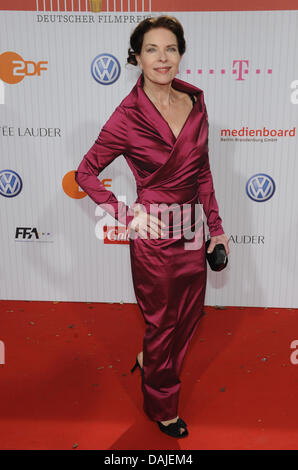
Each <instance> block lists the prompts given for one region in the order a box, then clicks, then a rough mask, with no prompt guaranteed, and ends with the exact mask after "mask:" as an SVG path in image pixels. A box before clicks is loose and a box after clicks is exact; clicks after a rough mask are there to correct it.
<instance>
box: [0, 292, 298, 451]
mask: <svg viewBox="0 0 298 470" xmlns="http://www.w3.org/2000/svg"><path fill="white" fill-rule="evenodd" d="M205 312H206V315H205V316H204V317H203V318H202V319H201V323H200V325H199V327H198V329H197V331H196V334H195V336H194V338H193V340H192V343H191V346H190V348H189V349H188V353H187V355H186V358H185V362H184V365H183V370H182V374H181V377H180V378H181V382H182V387H181V393H180V407H179V414H180V416H181V417H182V418H183V419H184V420H185V421H186V422H187V423H188V427H189V433H190V434H189V436H188V437H187V438H185V439H180V440H179V439H177V440H176V439H173V438H171V437H168V436H166V435H164V434H162V433H161V432H160V430H159V429H158V426H157V424H156V423H154V422H152V421H150V420H149V419H148V418H147V417H146V415H145V414H144V412H143V409H142V392H141V377H140V373H139V370H136V371H135V373H134V374H133V375H132V374H131V373H130V369H131V367H132V366H133V365H134V362H135V356H136V354H137V353H138V352H139V351H141V350H142V339H143V334H144V330H145V325H144V321H143V318H142V315H141V313H140V310H139V308H138V306H137V305H136V304H119V303H114V304H103V303H67V302H58V303H56V302H30V301H0V340H1V341H2V342H3V343H4V345H5V364H3V365H0V419H1V425H0V448H1V449H2V450H4V449H6V450H7V449H72V448H74V449H77V450H83V449H104V450H116V449H125V450H132V449H149V450H155V449H158V450H161V449H171V450H175V449H191V450H194V449H242V450H244V449H251V450H252V449H298V407H297V392H298V364H293V363H292V362H291V360H290V356H291V353H293V349H291V348H290V345H291V342H292V341H294V340H298V329H297V314H298V309H276V308H243V307H240V308H236V307H229V308H215V307H205Z"/></svg>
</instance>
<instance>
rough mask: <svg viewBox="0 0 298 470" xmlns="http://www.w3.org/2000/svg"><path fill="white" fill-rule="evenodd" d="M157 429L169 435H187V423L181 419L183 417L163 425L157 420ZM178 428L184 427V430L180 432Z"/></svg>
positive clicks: (178, 436) (177, 436)
mask: <svg viewBox="0 0 298 470" xmlns="http://www.w3.org/2000/svg"><path fill="white" fill-rule="evenodd" d="M157 424H158V426H159V429H160V430H161V431H162V432H164V433H165V434H167V435H168V436H171V437H176V438H178V439H179V438H180V437H186V436H188V430H187V424H186V423H185V422H184V421H183V419H181V418H178V419H177V421H176V423H171V424H168V425H167V426H165V425H164V424H162V423H161V422H160V421H157ZM180 428H184V432H182V433H180Z"/></svg>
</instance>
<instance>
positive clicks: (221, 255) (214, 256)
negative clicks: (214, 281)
mask: <svg viewBox="0 0 298 470" xmlns="http://www.w3.org/2000/svg"><path fill="white" fill-rule="evenodd" d="M210 242H211V240H210V239H209V240H207V241H206V258H207V261H208V263H209V266H210V268H211V269H212V271H221V270H222V269H224V268H225V267H226V265H227V264H228V256H227V254H226V250H225V247H224V245H223V244H222V243H218V244H217V245H215V247H214V249H213V251H212V253H207V250H208V247H209V245H210Z"/></svg>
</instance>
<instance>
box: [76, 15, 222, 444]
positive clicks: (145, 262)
mask: <svg viewBox="0 0 298 470" xmlns="http://www.w3.org/2000/svg"><path fill="white" fill-rule="evenodd" d="M130 46H131V47H130V49H129V56H128V60H127V62H128V63H131V64H133V65H138V66H139V67H140V69H141V75H140V76H139V78H138V80H137V82H136V84H135V86H134V87H133V89H132V90H131V92H130V93H129V94H128V95H127V96H126V97H125V98H124V99H123V100H122V102H121V103H120V104H119V106H117V108H116V109H115V110H114V112H113V113H112V115H111V117H110V118H109V119H108V121H107V122H106V123H105V125H104V126H103V127H102V129H101V132H100V134H99V136H98V138H97V140H96V141H95V143H94V145H93V146H92V147H91V148H90V150H89V151H88V152H87V154H86V155H85V156H84V158H83V160H82V162H81V163H80V165H79V167H78V170H77V171H76V181H77V183H78V184H79V186H80V187H81V188H82V189H83V190H84V191H85V192H86V193H87V194H88V195H89V196H90V197H91V199H92V200H93V201H94V202H95V203H96V204H100V205H101V207H103V208H105V209H106V210H107V212H108V213H110V214H111V215H113V216H114V217H115V219H116V220H118V221H119V222H121V223H123V224H126V225H127V226H128V229H129V233H130V235H131V237H130V245H129V246H130V259H131V269H132V279H133V285H134V291H135V295H136V299H137V302H138V305H139V307H140V309H141V312H142V314H143V317H144V320H145V323H146V331H145V335H144V339H143V351H142V352H140V353H139V354H138V355H137V359H136V365H135V367H134V368H133V369H132V371H133V370H134V369H135V368H136V367H137V366H138V367H139V368H140V371H141V377H142V391H143V395H144V402H143V403H144V404H143V406H144V411H145V412H146V414H147V416H148V417H149V418H150V419H151V420H153V421H157V423H158V426H159V428H160V430H161V431H163V432H165V433H167V434H169V435H171V436H173V437H185V436H187V435H188V430H187V424H186V423H185V421H183V419H182V418H181V417H180V416H179V415H178V399H179V392H180V386H181V382H180V380H179V375H180V371H181V367H182V363H183V359H184V356H185V353H186V351H187V348H188V345H189V343H190V341H191V338H192V336H193V334H194V332H195V330H196V327H197V325H198V322H199V320H200V318H201V316H202V313H203V305H204V298H205V290H206V276H207V264H206V254H205V228H204V225H203V226H202V229H201V233H202V237H201V243H200V244H196V243H194V244H193V245H191V243H190V242H189V240H190V239H189V237H188V236H186V235H185V233H186V232H185V233H184V232H183V231H182V234H181V230H180V231H179V230H178V229H177V227H178V228H179V229H180V228H181V223H180V221H181V219H179V222H177V219H176V218H175V215H173V212H171V211H168V212H167V209H165V207H166V206H167V207H172V205H174V206H175V207H176V208H177V207H178V209H179V208H181V211H182V212H184V208H185V207H187V208H188V210H189V214H188V220H189V221H190V222H189V227H191V228H193V227H194V226H197V225H196V224H195V223H194V218H193V217H196V215H195V216H194V214H196V212H195V207H198V205H199V204H202V205H203V209H204V212H205V215H206V220H207V224H208V228H209V232H210V237H211V243H210V247H209V250H210V251H212V250H213V248H214V246H215V245H216V244H217V243H223V244H224V246H225V249H226V252H227V254H228V253H229V248H228V238H227V236H226V235H225V233H224V230H223V227H222V219H221V218H220V216H219V211H218V204H217V201H216V198H215V192H214V187H213V180H212V175H211V171H210V166H209V156H208V116H207V111H206V106H205V102H204V95H203V91H202V90H201V89H200V88H197V87H196V86H194V85H191V84H189V83H187V82H185V81H183V80H179V79H178V78H175V76H176V74H177V73H178V67H179V63H180V60H181V58H182V55H183V54H184V51H185V40H184V33H183V28H182V25H181V24H180V22H179V21H178V20H177V19H176V18H174V17H169V16H161V17H158V18H147V19H145V20H143V21H142V22H141V23H140V24H139V25H138V26H137V27H136V28H135V30H134V31H133V33H132V35H131V37H130ZM119 155H123V156H124V157H125V159H126V161H127V163H128V165H129V167H130V168H131V170H132V173H133V175H134V177H135V180H136V189H137V194H138V197H137V199H136V201H135V203H134V204H133V206H132V207H131V208H129V207H128V206H126V205H125V204H124V203H123V202H120V201H118V200H117V198H116V197H115V195H114V194H113V193H112V192H111V191H109V190H107V189H106V188H105V187H104V186H103V184H102V183H101V182H100V181H99V179H98V175H99V173H100V172H101V171H102V170H103V169H104V168H105V167H106V166H107V165H109V164H110V163H111V162H112V161H113V160H114V159H115V158H117V157H118V156H119ZM160 204H162V206H160V207H162V209H158V210H157V211H156V207H159V205H160ZM186 212H187V211H186ZM165 213H167V215H168V217H169V218H168V219H164V218H163V215H162V214H165ZM164 220H167V221H168V223H165V222H164ZM182 220H183V221H184V220H187V216H186V219H182ZM162 227H163V229H162ZM196 233H197V234H198V233H199V231H197V232H196ZM177 234H178V235H177ZM196 240H197V237H196V236H194V238H193V239H192V241H195V242H196Z"/></svg>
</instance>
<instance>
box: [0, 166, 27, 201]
mask: <svg viewBox="0 0 298 470" xmlns="http://www.w3.org/2000/svg"><path fill="white" fill-rule="evenodd" d="M22 187H23V183H22V180H21V177H20V176H19V175H18V174H17V173H16V172H15V171H12V170H2V171H0V194H1V195H2V196H5V197H15V196H17V195H18V194H19V193H20V192H21V191H22Z"/></svg>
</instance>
